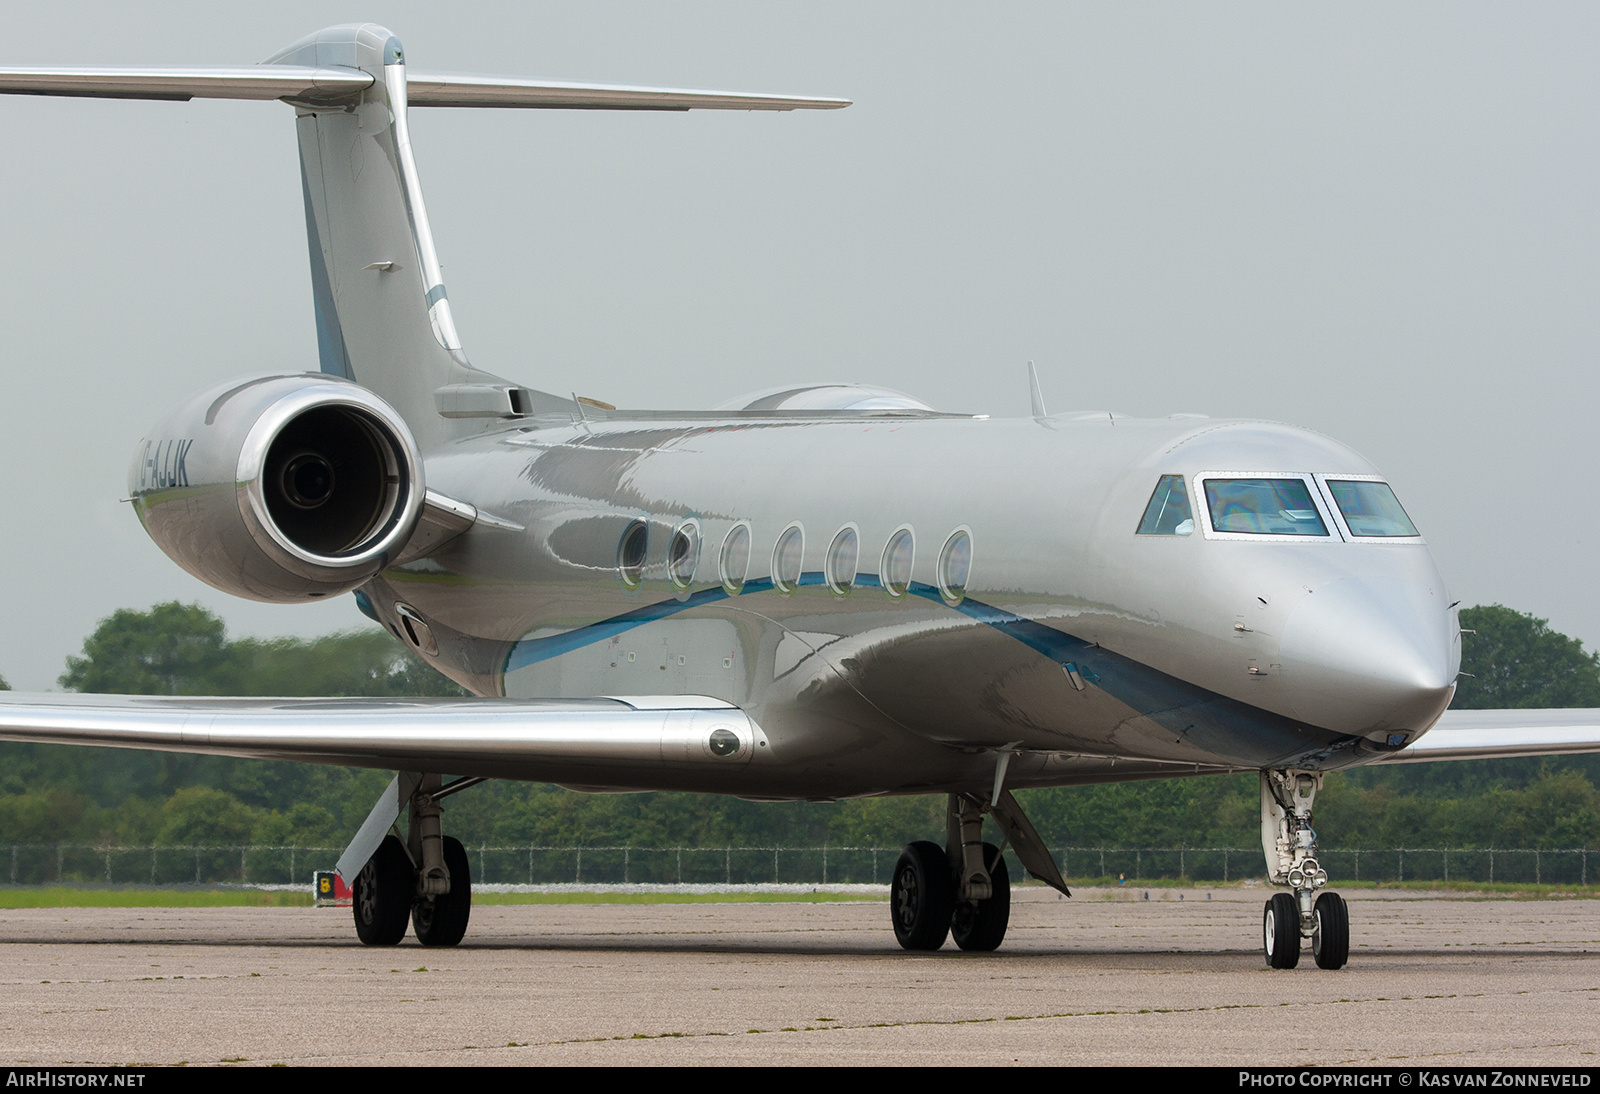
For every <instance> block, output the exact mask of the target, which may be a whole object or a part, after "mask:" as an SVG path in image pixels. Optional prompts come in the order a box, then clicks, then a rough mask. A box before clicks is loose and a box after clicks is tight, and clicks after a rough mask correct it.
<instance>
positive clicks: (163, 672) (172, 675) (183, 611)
mask: <svg viewBox="0 0 1600 1094" xmlns="http://www.w3.org/2000/svg"><path fill="white" fill-rule="evenodd" d="M227 660H228V649H227V638H226V635H225V634H224V631H223V625H222V620H220V619H218V618H217V617H216V616H214V615H212V614H211V613H210V612H208V611H206V610H205V609H204V608H202V607H200V605H198V604H179V603H178V602H176V601H172V602H170V603H166V604H157V605H156V606H155V607H154V608H151V609H150V610H149V611H148V612H136V611H131V610H128V609H126V608H124V609H121V610H119V611H115V612H112V613H111V615H109V616H107V617H106V618H105V619H102V620H101V621H100V625H99V626H98V627H96V628H95V631H94V633H93V634H91V635H90V636H89V637H88V638H87V639H85V640H84V643H83V656H82V657H68V658H67V671H66V672H64V673H62V674H61V679H60V681H59V682H60V684H61V686H62V687H64V688H66V689H67V690H68V691H87V692H98V693H109V694H117V695H216V694H218V692H217V691H216V690H215V683H214V682H213V681H214V679H215V677H216V674H217V672H218V670H219V669H221V668H222V667H223V665H225V664H226V663H227Z"/></svg>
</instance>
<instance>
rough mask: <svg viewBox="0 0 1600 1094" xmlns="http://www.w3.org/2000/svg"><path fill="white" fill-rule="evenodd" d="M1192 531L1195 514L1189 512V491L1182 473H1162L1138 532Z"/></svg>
mask: <svg viewBox="0 0 1600 1094" xmlns="http://www.w3.org/2000/svg"><path fill="white" fill-rule="evenodd" d="M1193 531H1194V516H1193V514H1191V513H1190V512H1189V491H1188V490H1186V489H1185V488H1184V485H1183V476H1182V475H1162V476H1161V481H1160V482H1158V483H1156V489H1155V493H1153V494H1151V495H1150V504H1148V505H1146V506H1145V507H1144V518H1143V519H1142V520H1140V521H1139V532H1138V534H1139V535H1141V536H1186V535H1188V534H1189V533H1191V532H1193Z"/></svg>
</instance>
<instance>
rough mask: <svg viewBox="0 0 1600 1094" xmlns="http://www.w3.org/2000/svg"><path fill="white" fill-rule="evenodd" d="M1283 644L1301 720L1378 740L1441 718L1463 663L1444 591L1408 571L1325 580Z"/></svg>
mask: <svg viewBox="0 0 1600 1094" xmlns="http://www.w3.org/2000/svg"><path fill="white" fill-rule="evenodd" d="M1278 648H1279V656H1280V658H1281V660H1282V664H1283V668H1282V670H1281V671H1282V672H1283V674H1284V677H1285V680H1284V684H1285V687H1286V688H1287V690H1288V694H1289V700H1290V704H1291V705H1292V706H1293V707H1294V709H1295V713H1296V714H1297V715H1298V716H1299V717H1300V718H1301V719H1303V720H1304V721H1307V722H1310V723H1312V724H1313V725H1318V726H1322V727H1324V728H1327V729H1332V730H1336V731H1338V732H1343V733H1356V734H1363V735H1367V736H1375V737H1383V736H1386V735H1387V734H1389V733H1408V734H1411V733H1416V732H1417V731H1419V730H1421V729H1425V728H1426V727H1428V726H1429V725H1431V724H1432V723H1433V721H1434V719H1435V718H1437V717H1438V716H1439V714H1440V713H1442V712H1443V710H1444V708H1445V707H1447V706H1449V705H1450V697H1451V695H1452V694H1453V693H1454V691H1455V679H1456V672H1457V670H1458V669H1459V668H1460V667H1461V659H1460V653H1459V650H1458V647H1457V645H1456V641H1455V627H1454V625H1453V624H1452V622H1451V619H1450V609H1449V606H1448V604H1447V603H1446V602H1445V600H1444V596H1443V593H1442V591H1441V592H1437V593H1436V592H1434V591H1432V590H1429V589H1427V588H1425V587H1424V586H1421V585H1418V584H1416V583H1414V582H1410V581H1406V580H1403V579H1400V578H1383V577H1367V578H1343V579H1341V580H1339V581H1335V582H1332V583H1331V584H1328V585H1325V586H1322V587H1321V588H1319V589H1317V590H1316V591H1315V592H1313V593H1311V594H1310V595H1308V596H1307V597H1305V599H1304V600H1302V601H1301V602H1300V604H1299V605H1298V606H1297V607H1296V608H1295V610H1294V612H1293V614H1291V615H1290V617H1289V622H1288V625H1287V626H1286V627H1285V628H1284V631H1283V637H1282V639H1281V640H1280V641H1279V647H1278Z"/></svg>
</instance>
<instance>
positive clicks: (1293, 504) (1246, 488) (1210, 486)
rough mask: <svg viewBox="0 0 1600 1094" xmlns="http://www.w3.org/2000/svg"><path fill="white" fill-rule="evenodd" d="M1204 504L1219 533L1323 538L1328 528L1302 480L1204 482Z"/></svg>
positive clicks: (1216, 480) (1215, 480) (1222, 480)
mask: <svg viewBox="0 0 1600 1094" xmlns="http://www.w3.org/2000/svg"><path fill="white" fill-rule="evenodd" d="M1205 492H1206V505H1207V507H1209V508H1210V510H1211V527H1212V528H1214V529H1216V530H1217V531H1218V532H1244V533H1247V534H1253V535H1264V536H1326V535H1327V534H1328V526H1327V525H1325V524H1324V523H1323V522H1322V515H1321V514H1320V513H1318V512H1317V505H1316V502H1314V501H1312V500H1311V490H1310V488H1309V487H1307V486H1306V483H1305V480H1303V479H1206V480H1205Z"/></svg>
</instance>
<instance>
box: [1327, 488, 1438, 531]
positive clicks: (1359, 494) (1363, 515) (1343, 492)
mask: <svg viewBox="0 0 1600 1094" xmlns="http://www.w3.org/2000/svg"><path fill="white" fill-rule="evenodd" d="M1327 483H1328V493H1330V494H1332V495H1333V500H1334V502H1335V503H1337V504H1338V506H1339V512H1340V513H1341V514H1343V516H1344V522H1345V524H1346V526H1348V527H1349V529H1350V534H1351V535H1353V536H1415V535H1419V534H1420V533H1419V532H1418V531H1417V526H1416V525H1415V524H1412V523H1411V518H1410V517H1408V516H1406V511H1405V510H1404V509H1402V508H1400V499H1399V498H1397V497H1395V496H1394V491H1393V490H1392V489H1391V488H1390V487H1389V484H1388V483H1386V482H1372V481H1370V480H1361V479H1328V480H1327Z"/></svg>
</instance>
